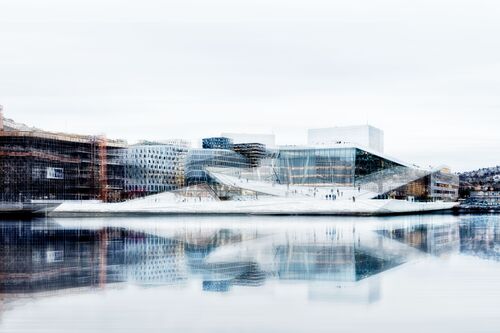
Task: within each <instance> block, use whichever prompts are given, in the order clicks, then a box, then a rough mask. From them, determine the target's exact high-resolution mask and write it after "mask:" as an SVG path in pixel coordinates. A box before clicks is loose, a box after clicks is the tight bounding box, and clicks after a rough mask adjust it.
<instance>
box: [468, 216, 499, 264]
mask: <svg viewBox="0 0 500 333" xmlns="http://www.w3.org/2000/svg"><path fill="white" fill-rule="evenodd" d="M471 219H472V217H468V218H465V219H464V221H462V222H461V223H460V238H461V240H462V241H461V243H460V251H461V252H462V253H464V254H467V255H473V256H475V257H480V258H484V259H489V260H496V261H500V221H499V220H498V218H497V216H495V215H484V216H481V217H474V223H471V221H470V220H471Z"/></svg>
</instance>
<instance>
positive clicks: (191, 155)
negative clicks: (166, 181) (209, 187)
mask: <svg viewBox="0 0 500 333" xmlns="http://www.w3.org/2000/svg"><path fill="white" fill-rule="evenodd" d="M209 167H222V168H248V167H250V161H249V160H248V158H246V157H245V156H243V155H241V154H239V153H237V152H235V151H233V150H231V149H191V150H189V152H188V154H187V158H186V167H185V184H186V185H195V184H200V183H212V182H213V179H212V178H211V177H210V175H209V173H208V172H207V168H209Z"/></svg>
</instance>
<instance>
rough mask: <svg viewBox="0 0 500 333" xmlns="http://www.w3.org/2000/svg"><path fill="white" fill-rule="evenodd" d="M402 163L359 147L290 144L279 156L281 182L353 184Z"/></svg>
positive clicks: (351, 185)
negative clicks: (294, 145) (291, 145)
mask: <svg viewBox="0 0 500 333" xmlns="http://www.w3.org/2000/svg"><path fill="white" fill-rule="evenodd" d="M397 166H401V165H400V164H398V163H397V162H394V161H391V160H389V159H387V158H384V157H380V156H377V155H374V154H371V153H368V152H366V151H364V150H362V149H359V148H356V147H289V148H286V147H284V148H280V149H279V150H278V152H277V155H276V173H277V178H278V182H279V183H281V184H290V185H307V186H337V187H339V186H343V187H354V186H355V183H356V181H357V180H360V179H361V178H362V177H364V176H368V175H370V174H373V173H376V172H380V171H382V170H386V169H393V168H395V167H397Z"/></svg>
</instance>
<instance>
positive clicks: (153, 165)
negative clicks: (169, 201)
mask: <svg viewBox="0 0 500 333" xmlns="http://www.w3.org/2000/svg"><path fill="white" fill-rule="evenodd" d="M187 151H188V143H187V142H181V141H172V142H168V143H157V142H142V143H140V144H137V145H134V146H130V147H128V148H127V149H124V150H123V155H122V159H121V161H122V163H123V165H124V174H125V181H124V190H125V192H126V195H127V197H129V198H130V197H137V196H143V195H148V194H154V193H159V192H165V191H172V190H176V189H178V188H180V187H182V186H184V163H185V160H186V155H187Z"/></svg>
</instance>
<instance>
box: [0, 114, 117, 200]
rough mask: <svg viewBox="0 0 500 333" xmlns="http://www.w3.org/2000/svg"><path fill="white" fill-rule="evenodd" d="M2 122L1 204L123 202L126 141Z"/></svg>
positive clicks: (0, 149)
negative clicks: (122, 156) (121, 156)
mask: <svg viewBox="0 0 500 333" xmlns="http://www.w3.org/2000/svg"><path fill="white" fill-rule="evenodd" d="M0 117H1V115H0ZM2 120H3V119H2ZM2 123H3V125H4V126H3V127H0V187H1V189H2V190H1V192H0V201H3V202H30V201H31V200H89V199H101V200H104V201H117V200H120V198H121V192H122V190H123V166H121V165H120V163H117V160H118V156H119V151H120V150H121V149H123V148H125V147H126V143H125V142H123V141H111V140H106V138H104V137H95V136H83V135H71V134H62V133H51V132H46V131H41V130H38V129H34V128H26V127H25V126H24V125H22V124H19V125H18V124H15V123H13V122H12V121H10V120H6V121H2Z"/></svg>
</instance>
